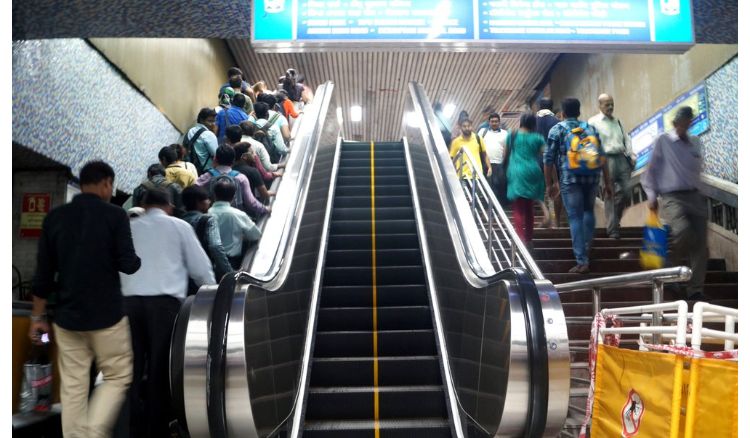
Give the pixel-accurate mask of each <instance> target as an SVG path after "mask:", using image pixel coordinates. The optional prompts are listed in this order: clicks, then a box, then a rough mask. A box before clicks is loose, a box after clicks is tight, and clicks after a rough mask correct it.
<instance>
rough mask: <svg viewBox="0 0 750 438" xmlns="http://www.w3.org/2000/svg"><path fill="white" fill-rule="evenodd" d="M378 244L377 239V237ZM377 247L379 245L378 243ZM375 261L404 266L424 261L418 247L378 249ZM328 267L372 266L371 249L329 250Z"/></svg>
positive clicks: (379, 263)
mask: <svg viewBox="0 0 750 438" xmlns="http://www.w3.org/2000/svg"><path fill="white" fill-rule="evenodd" d="M376 244H377V239H376ZM376 247H377V245H376ZM375 261H376V263H377V266H404V265H418V264H420V263H422V252H421V251H420V250H419V249H417V248H414V249H379V248H378V249H377V251H376V257H375ZM325 263H326V267H337V266H363V267H365V266H370V267H372V250H371V249H343V250H329V251H328V253H327V254H326V262H325Z"/></svg>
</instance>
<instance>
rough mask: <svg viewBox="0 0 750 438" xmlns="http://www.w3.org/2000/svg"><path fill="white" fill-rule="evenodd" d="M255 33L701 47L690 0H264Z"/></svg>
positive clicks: (292, 39)
mask: <svg viewBox="0 0 750 438" xmlns="http://www.w3.org/2000/svg"><path fill="white" fill-rule="evenodd" d="M252 31H253V32H252V34H253V43H254V44H255V45H256V46H260V47H263V46H264V45H265V46H268V47H272V46H274V45H276V46H277V47H294V46H295V45H297V46H305V47H315V46H316V44H317V45H320V44H325V43H332V42H335V43H350V42H354V43H357V42H358V43H377V42H384V43H389V42H394V41H396V42H422V43H428V44H429V43H436V44H441V45H446V43H447V45H448V46H450V44H451V43H454V44H456V43H463V44H465V43H467V42H479V43H494V44H500V45H504V44H503V43H506V44H507V45H513V44H526V45H530V46H532V47H533V46H547V47H548V46H553V47H555V48H557V49H558V50H561V47H560V46H562V45H567V46H573V47H575V46H577V45H588V46H591V47H604V48H606V47H614V48H633V47H634V48H639V47H640V48H643V49H659V48H661V49H665V50H669V48H670V47H672V48H676V49H680V48H683V49H684V48H687V47H689V46H690V45H692V44H693V42H694V36H693V12H692V4H691V1H690V0H621V1H601V0H599V1H592V0H578V1H524V0H495V1H492V0H256V1H255V2H254V4H253V29H252ZM479 46H480V47H481V44H480V45H479Z"/></svg>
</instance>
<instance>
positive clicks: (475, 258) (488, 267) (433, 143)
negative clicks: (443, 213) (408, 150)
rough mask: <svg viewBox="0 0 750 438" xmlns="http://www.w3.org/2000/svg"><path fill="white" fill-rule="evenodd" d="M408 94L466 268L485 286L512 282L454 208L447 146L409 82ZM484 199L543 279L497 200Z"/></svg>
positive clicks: (456, 188) (455, 191) (455, 180)
mask: <svg viewBox="0 0 750 438" xmlns="http://www.w3.org/2000/svg"><path fill="white" fill-rule="evenodd" d="M409 90H410V92H411V96H412V100H413V102H414V110H415V111H416V113H417V115H418V117H419V120H420V121H421V122H422V123H421V124H420V129H422V135H423V137H424V138H425V139H428V140H429V141H427V142H426V146H427V148H426V149H427V153H428V155H429V156H430V158H431V160H432V164H433V169H435V168H436V169H437V170H438V172H439V175H440V180H441V181H442V187H439V190H438V191H439V193H440V194H441V198H442V199H441V201H442V202H443V205H444V206H447V207H448V209H449V213H450V217H451V218H452V219H453V220H451V221H449V224H450V226H451V228H453V231H454V232H455V233H456V235H458V236H459V237H460V238H459V243H460V245H461V247H462V251H463V253H464V256H465V258H466V261H467V262H468V267H469V268H470V270H471V273H472V274H473V275H475V276H477V277H479V278H481V279H483V280H485V281H488V282H494V281H496V280H499V279H509V278H512V277H513V274H512V273H510V272H506V271H508V270H504V271H496V270H495V268H494V267H493V266H492V264H491V262H490V259H489V255H488V254H487V251H486V249H485V248H484V244H483V243H482V241H481V237H480V236H479V233H478V232H475V231H476V228H477V227H476V224H475V222H474V221H473V219H472V218H471V216H470V215H469V214H468V213H466V212H465V211H463V210H462V208H461V206H459V205H458V204H457V200H458V199H463V191H462V190H461V185H460V184H461V182H460V181H459V176H458V175H457V173H456V170H455V167H454V166H453V162H452V160H451V159H450V157H449V155H448V145H446V144H445V140H444V139H443V136H442V135H438V134H439V133H440V128H439V127H438V126H437V124H436V123H437V122H436V121H435V120H434V117H431V116H433V114H434V113H433V112H432V109H431V108H432V107H431V106H430V104H429V99H428V98H427V96H426V94H425V92H424V89H423V88H422V86H421V85H419V84H418V83H416V82H414V81H411V82H409ZM427 109H429V110H427ZM436 133H438V134H436ZM478 174H479V178H478V179H477V181H479V183H480V184H481V185H482V186H483V187H486V189H487V190H489V193H491V192H492V190H491V189H490V188H489V183H487V180H486V179H485V178H484V175H482V172H478ZM488 199H490V200H491V202H492V204H493V209H496V210H499V212H498V213H499V215H500V217H501V218H502V219H503V225H504V226H505V228H506V229H507V231H508V233H509V235H510V237H511V239H513V243H514V245H515V247H516V250H517V251H519V252H520V253H521V257H522V258H523V260H524V261H525V262H526V263H527V266H528V267H530V270H531V271H532V273H533V275H534V278H537V279H543V278H544V276H543V275H542V274H541V271H540V270H539V268H538V267H537V266H536V262H534V260H533V258H532V257H531V255H530V254H529V252H528V250H527V249H526V246H525V245H524V244H523V242H522V241H521V238H520V237H519V236H518V234H516V232H515V230H514V228H513V226H512V225H511V224H510V221H509V220H508V217H507V216H506V215H505V212H504V211H503V209H502V208H501V207H500V204H499V202H498V201H497V199H496V198H495V197H494V196H489V197H488ZM534 268H536V269H534ZM464 274H468V272H466V269H464ZM468 278H469V277H468V276H467V279H468Z"/></svg>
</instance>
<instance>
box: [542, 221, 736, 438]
mask: <svg viewBox="0 0 750 438" xmlns="http://www.w3.org/2000/svg"><path fill="white" fill-rule="evenodd" d="M539 215H540V216H541V212H539ZM537 222H538V223H539V222H541V217H537ZM594 236H595V237H594V243H593V246H592V250H591V251H592V252H591V257H590V258H591V262H590V268H591V273H589V274H570V273H568V269H570V268H571V267H573V266H574V265H575V258H574V256H573V249H572V246H571V241H570V230H569V228H559V229H540V228H537V229H535V230H534V250H533V252H532V256H533V257H534V259H535V261H536V263H537V265H538V266H539V268H540V269H541V271H542V272H543V273H544V276H545V277H546V278H547V279H549V280H550V281H552V283H553V284H561V283H566V282H571V281H577V280H582V279H586V278H595V277H603V276H609V275H617V274H623V273H628V272H638V271H641V270H642V269H641V267H640V263H639V260H638V257H639V250H640V247H641V244H642V242H643V228H641V227H626V228H621V230H620V236H621V238H620V239H617V240H616V239H611V238H609V237H607V235H606V230H605V229H602V228H597V229H596V230H595V234H594ZM737 290H738V288H737V273H736V272H727V270H726V265H725V263H724V260H720V259H709V262H708V272H707V274H706V285H705V288H704V291H705V293H706V294H707V295H708V296H709V297H711V298H712V299H713V300H712V303H714V304H718V305H721V306H728V307H734V308H736V307H737ZM560 299H561V300H562V302H563V309H564V311H565V316H566V318H568V324H567V325H568V337H569V339H570V351H571V379H572V380H571V393H570V397H571V398H570V407H569V412H568V420H567V421H566V425H565V427H564V428H563V432H562V434H561V436H571V437H573V436H575V437H577V436H578V430H579V428H580V425H581V423H582V422H583V416H584V413H585V408H586V398H587V397H588V387H589V371H588V345H589V337H590V333H591V321H590V320H588V321H587V322H585V321H580V320H572V319H570V318H569V317H582V316H591V314H592V307H591V306H592V304H591V301H592V298H591V293H590V292H586V291H582V292H573V293H565V294H561V296H560ZM684 299H685V295H684V293H680V292H677V291H671V290H669V289H666V290H665V291H664V301H676V300H684ZM651 303H652V290H651V286H649V285H642V286H631V287H621V288H608V289H605V290H603V291H602V308H613V307H625V306H635V305H644V304H651ZM622 346H623V347H625V348H636V345H635V344H630V345H629V344H624V345H622Z"/></svg>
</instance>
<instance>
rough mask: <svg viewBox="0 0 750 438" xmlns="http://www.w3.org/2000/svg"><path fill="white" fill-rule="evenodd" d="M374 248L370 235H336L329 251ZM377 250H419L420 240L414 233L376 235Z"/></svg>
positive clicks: (331, 239)
mask: <svg viewBox="0 0 750 438" xmlns="http://www.w3.org/2000/svg"><path fill="white" fill-rule="evenodd" d="M365 248H372V236H371V235H370V234H336V235H333V236H330V237H329V239H328V250H329V251H335V250H343V249H352V250H357V249H365ZM375 248H377V249H378V250H380V249H399V248H401V249H414V248H419V239H418V238H417V236H416V235H415V234H414V233H400V234H385V233H378V234H376V235H375Z"/></svg>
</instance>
